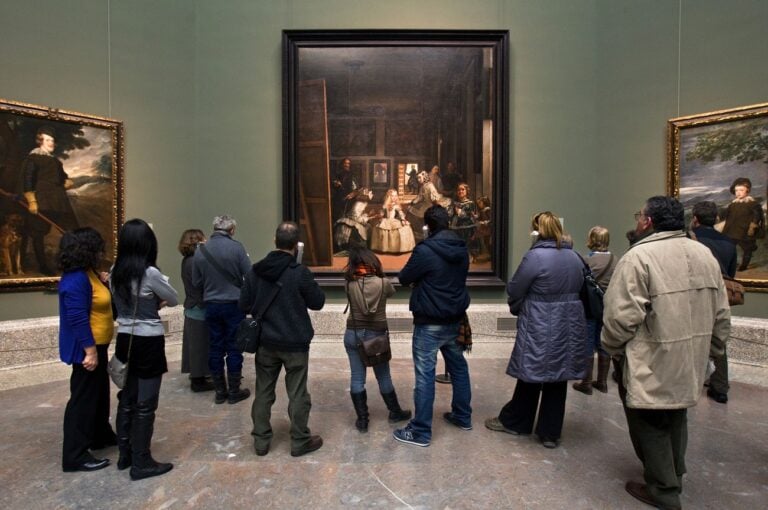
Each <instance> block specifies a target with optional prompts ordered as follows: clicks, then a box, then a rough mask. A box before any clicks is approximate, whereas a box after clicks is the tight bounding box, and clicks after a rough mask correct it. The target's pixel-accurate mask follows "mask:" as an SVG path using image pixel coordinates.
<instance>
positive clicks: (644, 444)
mask: <svg viewBox="0 0 768 510" xmlns="http://www.w3.org/2000/svg"><path fill="white" fill-rule="evenodd" d="M613 366H614V368H615V369H616V372H617V374H618V375H619V397H620V398H621V403H622V404H623V406H624V414H625V416H626V417H627V427H628V428H629V438H630V439H631V440H632V447H633V448H634V449H635V455H637V458H638V459H640V462H642V463H643V479H644V480H645V484H646V487H647V488H648V493H649V494H650V495H651V497H652V498H653V499H654V500H655V501H656V502H657V503H659V504H660V505H663V506H667V507H671V508H676V507H680V493H681V492H682V491H683V474H685V471H686V468H685V451H686V449H687V447H688V409H633V408H630V407H627V389H626V388H625V387H624V383H623V381H624V376H623V373H622V370H623V362H622V361H620V360H617V359H615V358H614V360H613Z"/></svg>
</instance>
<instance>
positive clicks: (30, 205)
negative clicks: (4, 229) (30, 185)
mask: <svg viewBox="0 0 768 510" xmlns="http://www.w3.org/2000/svg"><path fill="white" fill-rule="evenodd" d="M24 199H25V200H26V201H27V209H29V212H30V214H37V196H36V195H35V192H34V191H25V192H24Z"/></svg>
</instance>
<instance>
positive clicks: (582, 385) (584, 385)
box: [573, 381, 592, 395]
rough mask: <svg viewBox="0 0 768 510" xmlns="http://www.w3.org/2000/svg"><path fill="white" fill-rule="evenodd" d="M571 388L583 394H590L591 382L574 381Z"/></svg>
mask: <svg viewBox="0 0 768 510" xmlns="http://www.w3.org/2000/svg"><path fill="white" fill-rule="evenodd" d="M573 389H574V390H576V391H580V392H581V393H584V394H585V395H591V394H592V382H591V381H581V382H575V383H573Z"/></svg>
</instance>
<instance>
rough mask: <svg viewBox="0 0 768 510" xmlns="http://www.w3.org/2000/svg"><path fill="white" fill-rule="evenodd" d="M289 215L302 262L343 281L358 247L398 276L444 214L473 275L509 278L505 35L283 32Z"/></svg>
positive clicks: (499, 280) (484, 280) (486, 279)
mask: <svg viewBox="0 0 768 510" xmlns="http://www.w3.org/2000/svg"><path fill="white" fill-rule="evenodd" d="M283 44H284V55H283V58H284V90H283V93H284V98H285V101H284V103H283V104H284V111H283V114H284V119H285V122H284V127H285V138H284V144H285V145H284V158H285V159H284V172H285V173H284V176H285V181H284V188H283V189H284V197H285V198H284V216H285V217H286V218H292V219H296V220H297V221H299V222H300V224H301V226H302V235H303V238H302V240H303V241H304V242H305V244H306V251H305V259H304V260H305V263H306V264H308V265H309V266H310V267H311V268H312V270H313V271H314V272H315V275H316V277H317V278H318V279H319V280H320V281H321V283H327V284H329V285H335V284H339V283H341V282H342V280H341V279H340V274H341V273H340V271H341V270H342V269H343V268H344V266H345V264H346V263H347V260H348V256H349V253H350V249H352V248H356V247H366V248H370V249H371V250H373V251H374V252H375V253H376V254H377V256H378V257H379V258H380V260H381V262H382V265H383V268H384V270H385V271H386V272H387V273H388V274H390V275H393V274H396V273H397V272H398V271H399V270H400V269H401V268H402V267H403V265H404V264H405V263H406V262H407V260H408V258H409V257H410V255H411V252H412V251H413V250H414V248H415V246H416V244H418V243H419V242H420V241H421V240H422V239H423V238H424V235H425V230H424V213H425V211H426V210H427V209H428V208H429V207H430V206H432V205H439V206H442V207H444V208H446V209H447V210H448V213H449V216H450V218H451V220H450V228H451V229H452V230H453V231H454V232H455V233H456V235H457V236H459V237H461V238H462V239H463V240H464V241H465V243H466V246H467V250H468V253H469V259H470V281H471V282H472V283H477V284H482V285H497V284H503V283H504V280H505V268H506V238H507V235H506V225H507V221H506V218H507V206H508V204H507V195H506V190H507V178H506V161H507V158H508V155H507V150H508V149H507V147H508V144H507V143H506V140H507V130H506V119H507V113H508V109H507V103H506V100H507V97H508V95H507V93H506V91H507V76H508V71H507V53H506V52H507V47H508V34H507V32H494V31H432V32H430V31H388V30H385V31H311V30H310V31H286V32H284V41H283Z"/></svg>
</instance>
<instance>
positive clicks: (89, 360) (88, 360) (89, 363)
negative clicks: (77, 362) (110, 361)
mask: <svg viewBox="0 0 768 510" xmlns="http://www.w3.org/2000/svg"><path fill="white" fill-rule="evenodd" d="M98 365H99V356H98V355H97V354H96V346H95V345H92V346H90V347H86V348H85V359H84V360H83V368H84V369H86V370H88V371H89V372H93V371H94V370H96V367H97V366H98Z"/></svg>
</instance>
